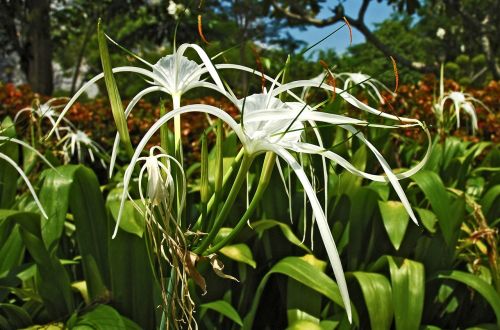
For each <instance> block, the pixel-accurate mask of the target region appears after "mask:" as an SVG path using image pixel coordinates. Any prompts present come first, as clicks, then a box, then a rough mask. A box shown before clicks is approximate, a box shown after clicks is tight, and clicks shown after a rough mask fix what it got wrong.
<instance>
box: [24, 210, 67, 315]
mask: <svg viewBox="0 0 500 330" xmlns="http://www.w3.org/2000/svg"><path fill="white" fill-rule="evenodd" d="M16 221H17V223H18V224H19V225H20V228H21V237H22V238H23V242H24V245H25V246H26V249H27V250H28V251H29V253H30V255H31V257H32V258H33V260H34V261H35V263H36V265H37V272H36V276H35V282H36V284H37V288H38V292H39V294H40V296H41V297H42V300H43V303H44V305H45V308H46V309H47V311H48V314H49V316H50V317H51V318H53V319H58V318H61V317H66V315H69V314H70V312H71V311H72V310H73V309H74V301H73V293H72V292H71V284H70V281H69V277H68V274H67V273H66V270H65V269H64V267H63V266H62V264H61V262H60V261H59V259H58V258H57V257H56V256H55V255H53V254H50V253H49V251H47V248H46V246H45V243H44V242H43V240H42V233H41V226H40V216H38V215H36V214H30V213H24V214H20V215H16Z"/></svg>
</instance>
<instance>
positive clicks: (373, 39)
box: [271, 0, 438, 73]
mask: <svg viewBox="0 0 500 330" xmlns="http://www.w3.org/2000/svg"><path fill="white" fill-rule="evenodd" d="M271 3H272V5H273V7H274V9H276V10H277V11H278V12H280V13H281V14H283V15H284V16H285V17H286V18H288V19H290V20H295V21H298V22H301V23H306V24H311V25H314V26H317V27H325V26H329V25H333V24H335V23H338V22H342V21H343V19H344V16H341V14H340V13H336V14H335V15H334V16H331V17H328V18H325V19H317V18H314V17H310V16H306V15H300V14H297V13H293V12H291V11H290V10H288V9H286V8H283V7H281V6H280V5H279V4H278V3H277V1H276V0H272V2H271ZM369 4H370V0H363V3H362V4H361V7H360V9H359V12H358V18H357V19H354V18H352V17H349V16H345V17H346V19H347V20H348V21H349V23H350V25H351V26H352V27H354V28H356V29H357V30H358V31H359V32H361V33H362V34H363V36H364V37H365V38H366V40H367V41H368V42H370V43H371V44H373V45H374V46H375V47H376V48H377V49H378V50H380V51H381V52H382V53H383V54H384V55H385V56H392V57H394V59H396V61H397V62H398V63H400V64H401V65H403V66H405V67H408V68H411V69H413V70H416V71H419V72H422V73H429V72H437V70H438V68H437V65H432V66H429V65H426V64H425V63H421V62H415V61H411V60H409V59H407V58H405V57H404V56H402V55H400V54H398V53H396V51H394V49H392V48H391V47H390V46H389V45H387V44H385V43H384V42H382V41H381V40H380V39H379V38H377V36H375V34H373V33H372V32H371V31H370V29H369V28H368V27H367V26H366V24H365V22H364V17H365V13H366V10H367V9H368V5H369Z"/></svg>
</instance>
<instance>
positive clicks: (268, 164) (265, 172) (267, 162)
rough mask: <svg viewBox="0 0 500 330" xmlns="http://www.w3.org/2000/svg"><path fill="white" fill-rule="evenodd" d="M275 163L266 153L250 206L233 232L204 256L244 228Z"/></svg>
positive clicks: (224, 243) (222, 245) (264, 189)
mask: <svg viewBox="0 0 500 330" xmlns="http://www.w3.org/2000/svg"><path fill="white" fill-rule="evenodd" d="M275 163H276V154H274V153H272V152H268V153H266V158H265V159H264V165H263V167H262V173H261V175H260V179H259V184H258V186H257V190H256V191H255V194H254V196H253V198H252V201H251V202H250V205H248V208H247V210H246V211H245V213H244V214H243V216H242V217H241V219H240V221H238V224H237V225H236V226H235V227H234V228H233V230H231V232H230V233H229V235H227V236H226V237H224V238H223V239H222V240H220V241H219V242H217V244H215V245H214V246H213V247H211V248H209V249H208V250H207V251H205V252H204V253H203V254H204V255H209V254H212V253H215V252H217V251H219V250H220V249H221V248H223V247H224V246H226V245H227V244H229V243H230V242H231V241H232V239H233V238H234V237H235V236H236V235H237V234H238V233H239V232H240V231H241V230H242V229H243V228H244V227H245V225H246V223H247V221H248V219H250V217H251V216H252V214H253V212H254V210H255V208H256V207H257V205H258V204H259V202H260V200H261V199H262V197H263V196H264V192H265V191H266V189H267V186H268V185H269V181H270V180H271V174H272V173H273V168H274V164H275Z"/></svg>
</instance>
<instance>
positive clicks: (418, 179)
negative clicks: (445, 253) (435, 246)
mask: <svg viewBox="0 0 500 330" xmlns="http://www.w3.org/2000/svg"><path fill="white" fill-rule="evenodd" d="M412 178H413V180H414V181H415V183H416V184H417V185H418V186H419V187H420V189H421V190H422V191H423V193H424V195H425V197H427V199H428V200H429V202H430V204H431V206H432V210H433V211H434V214H436V216H437V218H438V223H439V227H440V229H441V232H442V234H443V237H444V239H445V241H446V243H447V244H448V245H449V246H454V244H455V241H456V239H457V237H458V234H459V231H460V225H461V223H462V221H463V209H462V207H463V206H461V205H460V203H461V200H460V199H456V200H455V202H454V203H452V202H451V200H450V197H449V196H448V193H447V191H446V188H445V187H444V185H443V182H442V181H441V179H440V178H439V176H438V175H437V174H436V173H434V172H429V171H420V172H418V173H416V174H415V175H413V177H412Z"/></svg>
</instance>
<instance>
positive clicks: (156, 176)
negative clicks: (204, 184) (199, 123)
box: [115, 146, 187, 232]
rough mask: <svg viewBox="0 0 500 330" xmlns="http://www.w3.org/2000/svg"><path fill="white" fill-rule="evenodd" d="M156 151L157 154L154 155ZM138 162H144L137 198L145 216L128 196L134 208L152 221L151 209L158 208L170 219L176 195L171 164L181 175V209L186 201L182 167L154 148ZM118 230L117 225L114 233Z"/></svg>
mask: <svg viewBox="0 0 500 330" xmlns="http://www.w3.org/2000/svg"><path fill="white" fill-rule="evenodd" d="M156 151H158V152H159V153H155V152H156ZM138 161H139V162H141V161H142V162H144V165H143V166H142V167H141V170H140V172H139V180H138V185H139V196H140V199H141V203H142V205H143V206H144V207H145V208H146V214H144V209H143V208H141V207H139V206H137V204H136V202H135V201H134V200H133V199H132V198H131V197H130V196H129V198H130V200H131V201H132V203H133V205H134V206H135V208H136V209H137V210H138V211H139V213H141V214H143V215H144V216H148V217H152V218H153V219H154V214H153V211H152V208H153V207H159V208H160V209H161V210H162V212H163V214H164V215H165V216H166V217H169V218H170V217H172V214H171V208H172V205H174V204H173V203H174V197H175V193H176V186H175V182H174V177H173V175H172V168H171V164H172V163H173V164H174V165H175V166H177V167H178V169H179V170H180V173H181V174H182V185H181V187H180V188H181V191H182V196H181V198H180V206H181V209H182V208H183V207H184V204H185V201H186V187H187V183H186V177H185V175H184V171H183V169H182V165H181V164H180V163H179V161H178V160H177V159H175V158H174V157H172V156H170V155H168V154H166V152H165V151H164V150H163V149H162V148H160V147H158V146H155V147H153V148H151V149H150V152H149V156H146V157H140V158H139V159H138ZM145 176H147V184H146V189H144V186H143V184H142V182H143V180H144V177H145ZM117 229H118V224H117V226H116V228H115V232H116V230H117Z"/></svg>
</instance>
